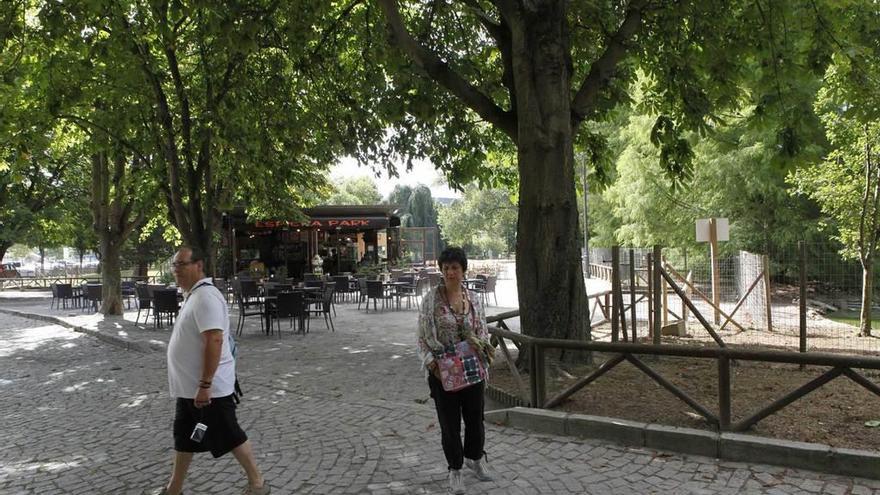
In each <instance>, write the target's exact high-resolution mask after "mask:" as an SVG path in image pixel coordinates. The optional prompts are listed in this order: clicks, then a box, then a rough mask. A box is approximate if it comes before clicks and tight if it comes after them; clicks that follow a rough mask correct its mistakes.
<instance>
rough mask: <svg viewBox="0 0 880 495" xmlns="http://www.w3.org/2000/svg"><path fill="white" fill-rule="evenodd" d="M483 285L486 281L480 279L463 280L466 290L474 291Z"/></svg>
mask: <svg viewBox="0 0 880 495" xmlns="http://www.w3.org/2000/svg"><path fill="white" fill-rule="evenodd" d="M485 283H486V280H484V279H482V278H466V279H464V285H465V287H467V288H468V289H471V290H473V289H476V288H477V287H479V286H481V285H483V284H485Z"/></svg>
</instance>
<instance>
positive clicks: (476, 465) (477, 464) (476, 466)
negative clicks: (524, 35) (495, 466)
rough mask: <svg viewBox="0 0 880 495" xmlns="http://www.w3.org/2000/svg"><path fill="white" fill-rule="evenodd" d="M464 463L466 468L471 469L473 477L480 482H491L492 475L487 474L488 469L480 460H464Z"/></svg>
mask: <svg viewBox="0 0 880 495" xmlns="http://www.w3.org/2000/svg"><path fill="white" fill-rule="evenodd" d="M464 463H465V465H466V466H467V467H469V468H471V470H472V471H473V472H474V475H475V476H476V477H477V479H478V480H480V481H492V479H493V478H492V475H491V474H490V473H489V467H488V466H486V463H485V462H483V460H482V459H477V460H473V459H465V460H464Z"/></svg>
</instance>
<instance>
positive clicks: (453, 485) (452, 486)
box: [449, 469, 464, 495]
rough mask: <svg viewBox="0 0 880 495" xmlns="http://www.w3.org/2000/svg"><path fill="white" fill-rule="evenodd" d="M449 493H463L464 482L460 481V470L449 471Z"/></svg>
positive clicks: (457, 494) (456, 494) (460, 494)
mask: <svg viewBox="0 0 880 495" xmlns="http://www.w3.org/2000/svg"><path fill="white" fill-rule="evenodd" d="M449 493H453V494H455V495H462V494H463V493H464V480H462V479H461V469H450V470H449Z"/></svg>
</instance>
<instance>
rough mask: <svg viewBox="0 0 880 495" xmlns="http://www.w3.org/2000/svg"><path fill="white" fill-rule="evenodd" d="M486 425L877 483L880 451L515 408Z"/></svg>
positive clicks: (489, 417)
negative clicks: (598, 440)
mask: <svg viewBox="0 0 880 495" xmlns="http://www.w3.org/2000/svg"><path fill="white" fill-rule="evenodd" d="M485 418H486V421H490V422H492V423H496V424H500V425H505V426H512V427H514V428H520V429H525V430H530V431H535V432H538V433H550V434H554V435H568V436H574V437H580V438H597V439H602V440H608V441H611V442H615V443H619V444H624V445H630V446H634V447H648V448H651V449H657V450H667V451H673V452H680V453H684V454H692V455H701V456H706V457H716V458H719V459H725V460H730V461H737V462H745V463H753V464H773V465H777V466H785V467H792V468H798V469H809V470H813V471H821V472H824V473H831V474H840V475H844V476H857V477H861V478H871V479H880V452H875V451H870V450H856V449H844V448H834V447H830V446H828V445H823V444H818V443H806V442H791V441H787V440H779V439H775V438H767V437H760V436H755V435H744V434H741V433H728V432H722V433H718V432H714V431H706V430H697V429H693V428H679V427H676V426H665V425H658V424H647V423H639V422H636V421H627V420H622V419H614V418H606V417H601V416H590V415H586V414H572V413H566V412H561V411H550V410H546V409H531V408H526V407H514V408H508V409H498V410H495V411H487V412H486V413H485Z"/></svg>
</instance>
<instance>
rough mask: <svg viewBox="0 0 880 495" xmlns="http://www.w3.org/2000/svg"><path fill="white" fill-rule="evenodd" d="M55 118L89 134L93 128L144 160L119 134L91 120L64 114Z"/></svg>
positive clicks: (138, 151) (141, 154)
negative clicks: (71, 123) (70, 123)
mask: <svg viewBox="0 0 880 495" xmlns="http://www.w3.org/2000/svg"><path fill="white" fill-rule="evenodd" d="M55 117H57V118H59V119H64V120H69V121H71V122H73V123H74V124H75V125H76V126H77V127H79V128H80V129H82V130H84V131H86V132H89V128H94V129H96V130H98V131H101V132H102V133H103V134H105V135H107V137H109V138H110V139H112V140H113V141H114V142H116V143H117V144H119V145H121V146H123V147H124V148H126V149H128V150H129V151H131V152H132V153H134V154H135V155H136V156H137V157H138V158H140V159H141V160H146V158H145V157H144V155H143V153H141V151H140V150H139V149H137V148H136V147H135V146H134V145H133V144H131V143H130V142H128V140H126V139H125V138H123V137H122V136H120V135H119V134H116V133H115V132H113V131H111V130H110V129H108V128H106V127H104V126H102V125H100V124H98V123H96V122H92V121H91V120H89V119H86V118H83V117H80V116H78V115H71V114H66V113H62V114H58V115H56V116H55Z"/></svg>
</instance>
